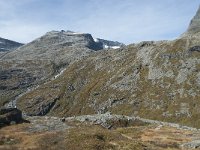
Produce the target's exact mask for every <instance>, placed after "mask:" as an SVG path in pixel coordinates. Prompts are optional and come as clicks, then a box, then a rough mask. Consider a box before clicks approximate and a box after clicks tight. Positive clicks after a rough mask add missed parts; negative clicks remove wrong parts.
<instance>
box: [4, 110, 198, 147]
mask: <svg viewBox="0 0 200 150" xmlns="http://www.w3.org/2000/svg"><path fill="white" fill-rule="evenodd" d="M25 119H26V120H28V121H30V123H22V124H17V125H10V126H7V127H3V128H1V129H0V149H1V150H11V149H21V150H25V149H26V150H27V149H31V150H32V149H33V150H40V149H41V150H42V149H61V150H62V149H63V150H66V149H67V150H79V149H80V150H82V149H91V150H94V149H97V150H98V149H113V150H123V149H133V150H147V149H148V150H164V149H172V150H177V149H183V150H186V149H200V130H197V129H195V128H189V127H181V126H179V125H177V124H170V123H164V122H158V121H153V120H147V119H142V118H139V117H128V116H122V115H111V114H109V113H107V114H101V115H87V116H76V117H69V118H58V117H47V116H45V117H26V118H25Z"/></svg>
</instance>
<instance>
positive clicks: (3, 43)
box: [0, 38, 23, 52]
mask: <svg viewBox="0 0 200 150" xmlns="http://www.w3.org/2000/svg"><path fill="white" fill-rule="evenodd" d="M22 45H23V44H22V43H18V42H15V41H11V40H8V39H3V38H0V52H5V51H9V50H14V49H16V48H18V47H20V46H22Z"/></svg>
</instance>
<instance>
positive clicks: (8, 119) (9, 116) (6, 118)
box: [0, 108, 23, 125]
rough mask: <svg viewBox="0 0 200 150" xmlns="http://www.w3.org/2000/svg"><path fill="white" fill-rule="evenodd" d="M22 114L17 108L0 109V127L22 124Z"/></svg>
mask: <svg viewBox="0 0 200 150" xmlns="http://www.w3.org/2000/svg"><path fill="white" fill-rule="evenodd" d="M22 121H23V119H22V112H21V111H20V110H19V109H17V108H1V109H0V125H9V124H10V123H12V122H15V123H20V122H22Z"/></svg>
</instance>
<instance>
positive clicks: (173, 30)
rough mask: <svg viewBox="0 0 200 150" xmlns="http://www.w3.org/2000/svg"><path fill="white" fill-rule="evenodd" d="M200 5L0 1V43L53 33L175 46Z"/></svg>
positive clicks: (193, 1) (186, 0) (165, 0)
mask: <svg viewBox="0 0 200 150" xmlns="http://www.w3.org/2000/svg"><path fill="white" fill-rule="evenodd" d="M199 4H200V3H199V0H0V37H2V38H7V39H11V40H15V41H18V42H22V43H28V42H31V41H33V40H34V39H36V38H38V37H40V36H42V35H44V34H45V33H46V32H49V31H51V30H58V31H59V30H71V31H75V32H81V33H90V34H92V36H93V37H95V38H96V37H98V38H103V39H108V40H114V41H120V42H123V43H125V44H130V43H136V42H140V41H146V40H168V39H169V40H171V39H174V38H176V37H178V36H180V35H181V34H182V33H183V32H185V31H186V29H187V27H188V25H189V23H190V20H191V19H192V17H193V16H194V15H195V13H196V11H197V9H198V7H199Z"/></svg>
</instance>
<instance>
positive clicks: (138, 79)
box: [17, 10, 200, 127]
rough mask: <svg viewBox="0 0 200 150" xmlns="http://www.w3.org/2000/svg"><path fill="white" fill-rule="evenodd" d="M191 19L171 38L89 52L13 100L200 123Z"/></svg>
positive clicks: (35, 109) (38, 109)
mask: <svg viewBox="0 0 200 150" xmlns="http://www.w3.org/2000/svg"><path fill="white" fill-rule="evenodd" d="M199 13H200V11H199V10H198V12H197V14H196V16H195V17H194V18H198V16H199ZM194 20H195V22H196V23H195V25H193V23H192V24H190V26H189V30H188V31H187V32H186V34H185V35H184V36H181V37H180V38H178V39H176V40H173V41H156V42H155V41H144V42H141V43H138V44H131V45H128V46H126V47H122V48H119V49H116V50H109V51H108V50H103V51H98V52H96V53H91V54H90V55H88V57H85V58H84V59H81V60H79V61H76V62H74V63H72V64H71V65H69V66H68V67H67V68H66V70H65V71H64V72H63V74H62V75H60V76H59V77H58V78H56V79H55V80H53V81H50V82H48V83H46V84H43V85H41V86H40V87H38V88H36V89H35V90H33V91H30V92H28V93H26V94H25V95H23V96H22V97H20V98H19V100H18V102H17V106H18V107H19V108H20V109H22V110H23V111H25V112H26V113H27V114H28V115H52V116H62V117H63V116H65V117H67V116H73V115H83V114H96V113H105V112H107V111H109V112H112V113H115V114H125V115H136V116H141V117H144V118H150V119H156V120H164V121H169V122H178V123H180V124H184V125H188V126H193V127H200V116H199V107H200V103H199V100H200V88H199V87H200V52H199V49H200V33H199V31H200V30H199V25H198V23H199V21H198V19H197V20H196V19H193V21H194ZM190 29H192V30H194V31H195V32H190Z"/></svg>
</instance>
